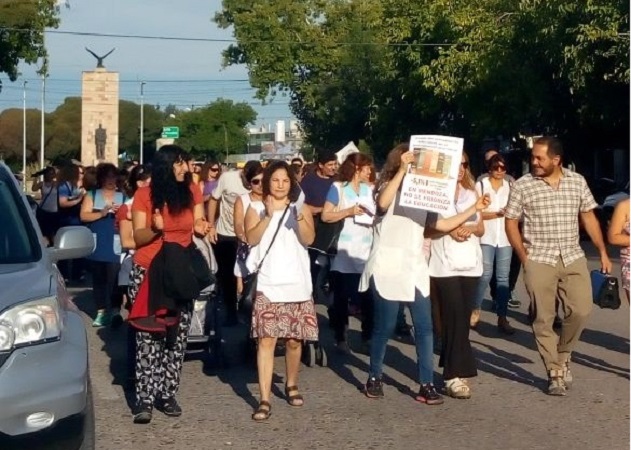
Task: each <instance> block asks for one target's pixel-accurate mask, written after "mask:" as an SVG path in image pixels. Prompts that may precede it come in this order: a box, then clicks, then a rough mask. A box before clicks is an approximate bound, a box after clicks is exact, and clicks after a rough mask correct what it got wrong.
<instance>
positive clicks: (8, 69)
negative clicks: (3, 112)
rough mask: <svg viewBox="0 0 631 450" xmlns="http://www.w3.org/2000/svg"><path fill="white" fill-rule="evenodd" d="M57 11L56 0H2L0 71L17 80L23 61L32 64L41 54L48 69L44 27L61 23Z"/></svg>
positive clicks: (44, 70) (43, 66) (52, 26)
mask: <svg viewBox="0 0 631 450" xmlns="http://www.w3.org/2000/svg"><path fill="white" fill-rule="evenodd" d="M58 15H59V7H58V6H57V2H56V1H55V0H0V73H6V74H7V76H8V77H9V79H10V80H11V81H15V80H16V79H17V77H18V67H19V63H20V61H24V62H26V63H27V64H32V63H35V62H36V61H37V60H38V59H39V58H43V61H44V63H43V64H42V67H40V72H43V73H45V72H46V69H47V67H46V63H45V61H46V56H47V53H46V48H45V47H44V30H45V29H46V28H56V27H57V26H58V25H59V17H58ZM1 89H2V81H0V90H1Z"/></svg>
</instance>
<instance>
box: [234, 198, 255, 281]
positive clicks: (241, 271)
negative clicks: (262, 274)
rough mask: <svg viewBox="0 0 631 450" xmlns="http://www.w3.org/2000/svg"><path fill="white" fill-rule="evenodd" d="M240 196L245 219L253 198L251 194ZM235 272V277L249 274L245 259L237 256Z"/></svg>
mask: <svg viewBox="0 0 631 450" xmlns="http://www.w3.org/2000/svg"><path fill="white" fill-rule="evenodd" d="M239 198H240V199H241V204H242V205H243V217H244V219H245V213H246V212H248V208H249V207H250V203H252V199H251V198H250V194H243V195H240V196H239ZM233 217H234V216H233ZM233 273H234V276H235V277H241V278H242V277H244V276H246V275H247V274H248V269H247V267H246V266H245V261H241V260H239V258H237V260H236V262H235V263H234V270H233Z"/></svg>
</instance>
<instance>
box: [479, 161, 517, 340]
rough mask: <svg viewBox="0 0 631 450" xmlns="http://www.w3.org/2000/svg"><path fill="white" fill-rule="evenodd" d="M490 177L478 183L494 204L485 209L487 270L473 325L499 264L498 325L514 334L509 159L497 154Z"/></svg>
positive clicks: (485, 264) (484, 243) (485, 261)
mask: <svg viewBox="0 0 631 450" xmlns="http://www.w3.org/2000/svg"><path fill="white" fill-rule="evenodd" d="M487 167H488V170H489V176H488V177H484V178H483V179H481V180H480V181H478V182H477V183H476V185H475V190H476V192H477V193H478V195H482V194H489V195H490V196H491V204H490V205H489V207H488V208H487V209H485V210H484V211H482V220H484V235H483V236H482V237H481V238H480V243H481V244H482V259H483V263H484V269H483V272H482V278H480V283H479V284H478V290H477V294H476V297H475V301H474V304H473V311H472V312H471V320H470V325H471V327H472V328H475V327H476V326H477V324H478V321H479V320H480V308H481V307H482V301H483V299H484V293H485V291H486V288H487V287H488V286H489V281H490V280H491V277H492V276H493V264H495V279H496V290H495V292H496V294H495V302H496V313H497V328H498V330H499V331H500V332H502V333H504V334H508V335H511V334H514V333H515V329H514V328H513V327H512V326H511V324H510V323H509V322H508V319H507V318H506V314H507V312H508V300H509V298H510V288H509V282H508V278H509V273H510V263H511V257H512V254H513V248H512V247H511V245H510V242H508V237H507V236H506V231H505V230H504V209H505V208H506V204H507V203H508V195H509V194H510V183H509V182H508V181H507V180H506V169H507V167H506V161H505V160H504V157H502V155H500V154H496V155H494V156H492V157H491V159H489V160H488V161H487Z"/></svg>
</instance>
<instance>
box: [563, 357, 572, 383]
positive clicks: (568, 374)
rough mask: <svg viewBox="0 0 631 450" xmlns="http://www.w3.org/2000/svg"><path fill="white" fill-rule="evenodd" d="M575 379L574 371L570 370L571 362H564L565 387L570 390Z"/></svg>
mask: <svg viewBox="0 0 631 450" xmlns="http://www.w3.org/2000/svg"><path fill="white" fill-rule="evenodd" d="M573 381H574V376H573V375H572V371H570V362H569V361H567V362H566V363H565V364H563V383H564V384H565V388H566V389H568V390H569V389H570V388H571V387H572V382H573Z"/></svg>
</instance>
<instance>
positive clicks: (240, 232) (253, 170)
mask: <svg viewBox="0 0 631 450" xmlns="http://www.w3.org/2000/svg"><path fill="white" fill-rule="evenodd" d="M252 163H255V164H248V166H247V167H245V168H244V170H243V178H244V180H245V184H246V187H247V188H248V189H250V192H248V193H247V194H242V195H240V196H239V197H238V198H237V200H236V201H235V203H234V214H233V217H234V235H235V236H236V237H237V259H236V261H235V263H234V276H235V277H237V298H239V297H240V296H241V293H242V292H243V276H245V275H247V269H246V267H245V260H246V258H247V256H248V253H249V249H250V246H249V245H248V243H247V239H246V237H245V228H244V222H245V213H246V211H247V210H248V208H249V207H250V204H251V203H252V202H260V201H262V200H263V184H262V181H263V166H262V165H261V164H260V163H259V162H258V161H252Z"/></svg>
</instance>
